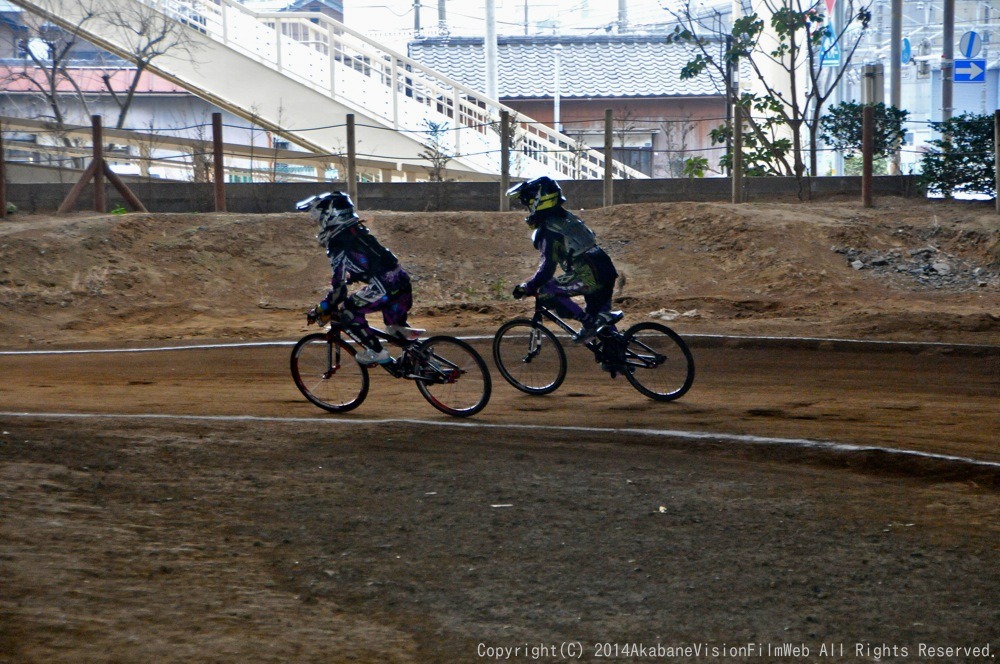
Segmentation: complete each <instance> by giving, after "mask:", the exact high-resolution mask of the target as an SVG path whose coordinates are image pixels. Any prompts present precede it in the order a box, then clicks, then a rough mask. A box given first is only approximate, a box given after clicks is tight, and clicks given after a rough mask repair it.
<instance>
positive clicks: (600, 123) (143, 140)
mask: <svg viewBox="0 0 1000 664" xmlns="http://www.w3.org/2000/svg"><path fill="white" fill-rule="evenodd" d="M753 119H754V120H756V121H758V122H759V123H760V124H763V123H764V122H765V121H766V120H767V118H764V117H755V118H753ZM963 121H964V120H963V119H961V118H956V119H954V120H953V122H954V123H957V124H959V125H960V124H961V123H962V122H963ZM969 121H970V122H971V121H972V120H969ZM728 122H730V119H729V118H726V117H723V116H717V117H711V116H710V117H684V118H660V117H643V116H636V115H628V114H622V115H618V116H617V117H614V118H613V120H612V123H611V126H610V127H607V126H606V118H605V117H574V118H571V119H567V120H565V121H563V122H561V123H560V125H561V129H562V131H563V132H564V133H565V134H566V135H567V136H569V137H570V138H571V139H574V142H571V143H570V142H567V143H564V144H562V145H560V146H559V147H556V148H549V149H547V151H546V152H547V153H548V154H551V155H552V156H553V157H556V156H558V155H560V154H562V155H566V156H567V157H570V158H572V157H577V158H582V157H583V155H584V154H585V153H586V152H587V151H589V150H593V149H595V148H596V147H598V146H597V145H595V143H597V142H598V140H600V141H601V142H603V141H604V135H605V132H606V131H610V133H611V135H612V153H613V155H614V157H615V159H617V160H619V161H622V162H624V163H625V164H627V165H629V166H632V167H633V168H636V169H637V170H639V171H641V172H643V173H645V174H646V175H648V176H651V177H679V176H682V175H683V174H685V171H684V166H685V164H686V163H687V162H688V161H689V160H692V159H698V160H703V161H702V164H703V166H704V168H705V174H707V175H725V174H726V173H725V169H724V167H723V166H722V165H721V164H722V160H723V158H724V157H726V155H727V154H729V152H730V151H731V146H730V145H729V144H727V143H726V142H720V141H721V139H714V138H713V137H712V136H711V134H710V132H711V130H712V129H716V128H719V127H723V126H725V125H726V123H728ZM0 123H2V125H0V126H2V129H3V137H4V143H5V148H6V149H5V161H6V163H7V164H10V165H20V166H30V167H46V168H50V169H57V170H76V169H82V168H84V167H85V165H86V163H87V160H88V157H89V155H90V151H91V148H92V146H91V145H90V143H91V141H90V136H89V127H88V126H85V125H72V126H64V127H61V128H56V127H53V126H52V125H51V124H46V123H35V124H33V125H30V126H29V125H28V124H26V123H24V122H23V121H20V120H18V119H17V118H4V119H0ZM939 124H940V123H935V122H932V121H926V120H908V121H907V122H906V123H905V125H904V128H905V130H906V135H907V136H908V137H910V140H908V141H906V142H904V144H903V145H902V146H900V147H899V149H898V153H899V155H900V161H901V162H902V163H904V164H909V165H910V168H909V172H911V173H912V172H917V171H918V170H919V164H920V162H921V159H922V158H923V156H924V155H926V154H927V153H928V152H929V151H933V150H934V149H935V148H934V146H933V145H932V144H931V143H930V140H931V139H932V137H934V136H935V131H936V127H937V126H938V125H939ZM356 126H357V127H358V128H361V129H365V130H369V131H372V132H382V131H385V132H395V133H399V134H406V135H410V136H412V137H414V138H416V139H417V140H419V141H421V142H422V143H423V144H424V145H425V146H427V147H426V148H425V150H424V151H423V152H422V153H421V154H420V155H418V157H417V158H416V159H415V158H414V155H413V154H412V153H411V154H404V153H395V154H391V153H386V152H374V151H367V150H364V149H363V148H364V145H363V143H362V144H361V145H359V148H361V149H359V150H358V151H356V152H355V154H354V155H353V156H354V157H355V158H358V159H360V160H362V161H368V162H371V163H379V162H380V163H403V162H409V164H410V169H409V174H408V175H407V176H406V179H410V180H414V179H415V180H421V179H435V178H434V175H433V172H434V167H435V162H436V163H438V164H440V163H444V164H445V165H446V164H447V163H448V162H449V161H452V160H455V159H459V158H461V157H474V156H482V155H489V156H498V155H499V154H500V153H501V151H502V147H501V148H497V149H491V150H473V151H468V152H465V153H454V154H451V153H449V152H448V151H447V150H446V149H445V148H444V147H443V143H442V142H441V141H440V137H441V136H442V135H445V134H448V133H457V132H467V131H482V129H483V128H487V129H488V130H491V131H495V132H497V133H498V134H499V132H500V131H501V127H500V123H499V122H487V123H481V124H479V125H477V126H475V127H470V126H434V127H428V129H427V130H424V131H416V130H407V129H392V128H389V127H384V126H379V125H374V124H368V123H359V124H357V125H356ZM222 127H223V129H224V131H225V133H226V135H227V136H229V135H230V134H232V135H234V136H235V137H236V139H235V140H234V142H231V143H226V144H225V145H224V149H223V152H222V155H223V159H224V166H225V172H226V177H227V179H228V180H229V181H232V182H245V181H317V180H330V179H339V180H343V179H344V175H345V174H346V172H347V163H346V162H347V160H348V159H349V157H350V156H351V155H350V153H349V151H348V150H347V149H346V148H345V149H342V150H337V151H330V152H306V151H302V150H299V149H296V148H295V147H294V146H293V145H292V144H291V142H290V141H287V140H285V139H284V138H282V137H283V136H286V135H292V134H297V135H308V133H309V132H313V131H328V130H331V129H334V130H340V129H344V130H346V128H347V123H346V122H336V123H331V124H328V125H322V126H315V127H293V126H288V127H282V128H279V129H268V128H265V127H261V126H255V125H252V124H251V125H248V124H234V123H225V124H223V125H222ZM211 132H212V124H211V123H208V122H205V123H187V124H178V125H154V124H152V123H150V124H147V125H145V126H131V127H125V128H123V129H121V130H115V131H114V132H113V135H112V136H109V138H108V141H107V142H108V145H107V146H106V158H107V159H108V161H109V163H110V164H111V167H112V168H113V169H114V170H115V171H116V172H120V173H122V174H123V175H132V176H140V177H149V178H156V179H169V180H182V181H210V180H211V178H212V172H211V168H210V163H211V161H212V159H213V158H214V155H215V151H214V149H213V145H212V140H210V139H209V138H207V136H208V135H209V134H211ZM109 133H110V132H109ZM720 135H721V134H720ZM918 135H919V136H922V137H924V140H922V141H921V142H919V143H918V142H917V141H915V140H914V139H913V138H912V137H914V136H918ZM803 136H804V139H805V142H806V144H807V145H808V144H809V132H808V131H805V132H804V134H803ZM508 149H509V150H510V155H511V156H512V158H514V159H516V158H517V156H518V155H519V154H523V155H530V156H532V157H535V156H536V153H534V152H533V147H532V146H531V145H530V144H529V143H526V142H524V141H522V142H520V143H518V142H517V141H513V144H512V145H510V146H508ZM858 153H859V154H860V148H859V150H858ZM815 154H816V157H817V160H818V161H821V162H833V161H836V160H838V159H840V158H841V157H843V151H840V150H835V149H834V148H831V147H828V146H826V145H825V144H823V143H822V142H821V141H819V142H818V146H817V147H816V148H815ZM963 154H964V155H965V156H967V157H968V158H970V159H972V158H981V159H989V158H990V155H992V154H993V146H992V145H983V146H981V147H978V148H975V149H971V148H966V149H965V152H964V153H963ZM804 159H805V161H807V162H808V161H809V159H808V152H807V153H806V155H804ZM388 170H390V169H387V168H384V167H383V168H379V169H376V168H364V167H362V168H361V169H359V170H358V173H359V175H360V179H362V180H383V181H384V180H385V179H387V178H391V177H392V174H391V173H387V171H388ZM820 170H821V172H820V173H816V175H823V174H834V173H832V172H831V171H832V167H829V166H828V167H827V172H822V169H820ZM487 175H496V176H497V177H499V173H497V174H487Z"/></svg>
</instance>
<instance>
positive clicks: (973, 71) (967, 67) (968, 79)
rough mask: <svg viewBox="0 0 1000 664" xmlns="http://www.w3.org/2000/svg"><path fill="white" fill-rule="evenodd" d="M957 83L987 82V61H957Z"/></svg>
mask: <svg viewBox="0 0 1000 664" xmlns="http://www.w3.org/2000/svg"><path fill="white" fill-rule="evenodd" d="M954 80H955V82H956V83H984V82H986V60H983V59H980V60H955V78H954Z"/></svg>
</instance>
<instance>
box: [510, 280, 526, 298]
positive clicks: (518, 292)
mask: <svg viewBox="0 0 1000 664" xmlns="http://www.w3.org/2000/svg"><path fill="white" fill-rule="evenodd" d="M527 294H528V287H527V286H526V285H525V284H518V285H517V286H514V292H513V293H512V295H513V296H514V299H515V300H520V299H521V298H523V297H524V296H526V295H527Z"/></svg>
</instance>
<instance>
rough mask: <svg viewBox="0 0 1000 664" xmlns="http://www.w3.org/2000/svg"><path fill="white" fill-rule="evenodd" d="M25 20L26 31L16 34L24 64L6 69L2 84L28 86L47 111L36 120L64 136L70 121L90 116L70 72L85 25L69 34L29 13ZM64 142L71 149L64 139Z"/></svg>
mask: <svg viewBox="0 0 1000 664" xmlns="http://www.w3.org/2000/svg"><path fill="white" fill-rule="evenodd" d="M22 20H23V23H24V30H23V31H22V32H20V33H19V34H16V36H15V39H16V40H17V43H16V44H14V47H15V50H16V52H18V53H19V54H20V55H21V57H22V62H21V63H20V64H18V65H8V66H7V67H6V68H5V69H4V74H3V81H4V82H7V83H8V84H9V85H8V86H5V87H8V88H19V87H21V86H22V85H26V87H27V89H28V90H29V91H31V92H33V93H34V94H35V95H36V99H38V100H40V104H39V105H40V106H43V107H44V108H45V111H42V112H38V113H37V115H36V117H40V118H41V119H43V120H45V121H46V122H47V123H48V124H49V125H50V128H51V129H52V130H53V131H54V132H56V133H60V132H64V131H65V130H66V128H67V126H68V124H69V123H70V120H69V119H68V118H70V117H72V116H75V115H77V114H79V115H80V116H82V117H87V116H89V115H90V110H89V102H88V99H87V96H86V94H85V93H84V91H83V89H82V88H81V86H80V84H79V82H78V81H77V80H76V78H75V77H74V76H73V73H72V71H71V68H70V65H71V64H72V62H73V52H74V50H75V49H76V48H77V46H78V45H79V44H80V42H81V41H82V39H81V38H80V31H81V29H82V27H83V24H84V23H85V21H84V22H81V24H80V25H79V26H77V29H76V30H73V31H67V30H62V29H60V28H58V27H56V26H54V25H52V24H51V23H50V22H48V21H46V20H45V19H43V18H41V17H38V16H35V15H33V14H29V13H27V12H25V13H24V14H22ZM29 103H30V102H29ZM74 110H76V113H74V112H73V111H74ZM62 142H63V144H64V145H66V146H70V145H71V141H69V139H68V138H66V137H65V135H64V136H63V139H62Z"/></svg>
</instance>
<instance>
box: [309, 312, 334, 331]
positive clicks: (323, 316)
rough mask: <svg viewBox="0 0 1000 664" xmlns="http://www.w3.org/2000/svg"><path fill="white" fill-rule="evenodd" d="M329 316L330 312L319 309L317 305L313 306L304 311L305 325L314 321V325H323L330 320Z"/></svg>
mask: <svg viewBox="0 0 1000 664" xmlns="http://www.w3.org/2000/svg"><path fill="white" fill-rule="evenodd" d="M330 318H331V316H330V312H329V311H320V308H319V307H313V308H312V309H310V310H309V311H307V312H306V324H307V325H312V324H313V323H315V324H316V325H319V326H320V327H323V326H324V325H326V324H327V323H329V322H330Z"/></svg>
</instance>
